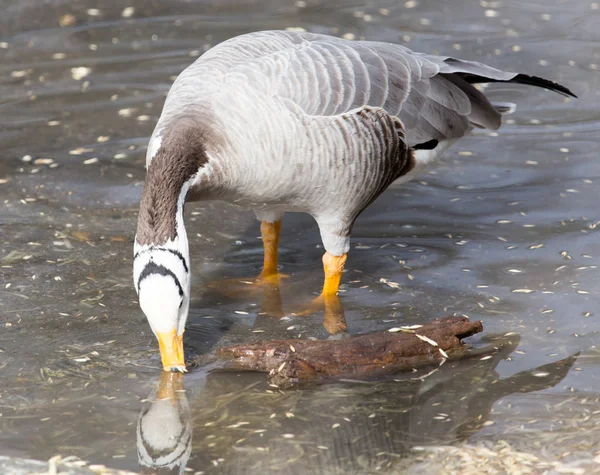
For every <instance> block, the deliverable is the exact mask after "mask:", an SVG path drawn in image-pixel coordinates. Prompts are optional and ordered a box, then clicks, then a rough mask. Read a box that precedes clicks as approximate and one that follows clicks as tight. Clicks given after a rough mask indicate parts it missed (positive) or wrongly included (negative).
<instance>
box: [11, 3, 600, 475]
mask: <svg viewBox="0 0 600 475" xmlns="http://www.w3.org/2000/svg"><path fill="white" fill-rule="evenodd" d="M126 7H131V8H132V9H125V8H126ZM599 8H600V7H598V3H590V2H588V1H577V2H575V1H558V0H553V1H537V2H533V1H528V2H519V1H516V0H514V1H512V0H511V1H508V0H504V1H501V2H484V1H482V2H480V3H478V2H474V1H458V0H446V1H441V2H440V1H429V2H426V1H410V2H406V3H403V2H396V1H393V2H392V1H374V2H369V3H368V4H365V2H357V1H354V0H353V1H344V2H342V1H337V2H336V1H330V2H321V1H311V0H308V1H306V2H295V3H294V1H291V0H290V1H281V0H279V1H275V0H272V1H267V2H243V1H239V0H228V1H225V2H223V1H219V2H217V1H212V2H211V1H207V0H202V1H196V2H187V1H167V0H157V1H153V2H142V1H139V0H132V1H131V2H129V3H127V4H122V5H121V6H119V7H118V8H116V7H114V2H108V1H95V2H91V1H72V0H70V1H66V0H52V1H49V2H44V3H43V4H42V2H35V1H31V0H29V1H15V0H9V1H8V2H5V5H4V10H3V14H2V16H1V17H0V58H1V61H0V111H1V113H0V151H1V153H2V156H1V157H2V159H1V160H0V180H1V181H0V192H1V197H2V201H3V208H2V212H1V213H0V225H1V227H0V233H1V237H2V242H3V245H2V249H1V252H0V259H1V263H0V264H1V266H2V267H0V276H1V283H2V288H1V289H0V323H1V324H2V326H3V327H4V328H3V330H2V332H1V333H0V376H1V377H2V383H1V386H0V413H1V415H0V453H1V454H3V455H12V456H19V457H26V458H37V459H47V458H49V457H51V456H52V455H55V454H61V455H71V454H72V455H76V456H78V457H81V458H84V459H86V460H89V461H92V462H94V463H103V464H106V465H107V466H111V467H114V468H126V469H130V470H138V469H140V463H139V461H138V453H137V451H138V448H139V447H161V448H162V451H163V452H162V456H164V457H166V459H162V460H161V463H166V462H167V461H168V460H170V459H168V457H173V461H174V464H175V465H176V466H177V467H180V466H181V465H184V464H185V461H186V459H187V457H188V455H189V460H187V467H188V469H189V470H192V471H193V472H204V473H248V472H250V473H252V472H256V473H259V471H260V472H262V473H270V472H271V471H274V470H284V471H286V472H288V473H310V472H321V473H342V472H344V473H370V472H373V471H380V472H387V473H396V472H399V471H402V470H405V469H407V467H408V469H410V467H411V466H412V467H413V469H414V467H415V466H416V465H411V464H413V463H416V462H413V460H414V459H413V456H414V451H412V450H411V449H412V448H413V447H414V446H416V445H444V444H461V443H469V444H492V446H493V444H497V443H499V441H506V442H508V443H509V444H511V445H512V446H513V447H516V448H517V449H518V450H520V451H523V452H527V453H531V454H533V455H535V456H536V457H539V458H540V459H544V460H549V461H564V462H567V463H571V464H574V465H573V466H575V467H577V466H578V464H579V463H583V462H581V461H586V463H588V465H586V470H587V471H586V473H592V472H595V471H598V473H600V463H594V462H593V461H592V459H593V458H594V457H595V456H596V454H597V452H598V451H600V429H599V428H598V416H597V414H596V412H597V410H598V398H599V397H600V353H599V352H598V349H597V348H596V344H597V341H599V340H600V334H599V333H598V332H599V331H600V323H599V322H598V316H597V315H598V313H599V312H600V308H599V307H598V296H599V293H600V273H599V272H598V270H597V268H596V265H597V256H598V255H600V244H599V243H598V231H597V224H598V223H599V221H600V212H599V209H598V206H597V203H598V198H599V195H598V191H597V182H598V181H599V179H600V178H599V176H598V175H599V173H600V167H599V166H598V164H597V163H596V159H597V156H596V155H597V152H596V149H597V146H598V132H597V131H598V129H599V127H600V100H599V96H598V92H597V91H598V89H599V86H600V81H599V79H598V73H597V69H598V66H597V65H598V64H600V58H599V56H600V47H599V45H600V32H599V30H598V28H597V25H598V24H599V22H600V10H599ZM61 25H62V26H61ZM285 27H304V28H306V29H307V30H309V31H315V32H323V33H331V34H338V35H343V34H353V35H355V36H356V37H357V38H358V37H363V36H364V37H365V38H368V39H376V40H385V41H394V42H399V43H405V44H408V45H409V46H410V47H412V48H414V49H416V50H423V51H428V52H434V53H440V54H448V55H456V56H460V57H463V58H466V59H474V60H482V61H486V62H488V63H489V64H491V65H493V66H496V67H500V68H504V69H507V70H518V71H521V72H526V73H529V74H533V75H539V76H543V77H546V78H548V79H551V80H554V81H557V82H560V83H562V84H565V85H566V86H568V87H569V88H571V89H572V90H573V91H574V92H575V93H577V94H578V95H579V97H580V99H579V100H565V99H564V98H562V97H561V96H559V95H555V94H552V93H550V92H547V91H544V90H538V89H532V88H527V87H525V86H516V85H494V86H493V87H492V86H490V88H489V94H490V96H491V97H492V98H493V99H494V100H502V101H513V102H516V103H518V105H519V108H518V110H517V112H516V113H515V114H514V115H512V116H509V117H508V118H507V119H508V120H506V123H505V125H504V126H503V128H502V129H501V130H499V131H498V133H497V134H490V133H488V132H478V133H475V134H474V135H472V136H470V137H467V138H465V139H463V140H461V141H459V142H458V143H457V144H456V145H455V146H454V147H453V148H451V149H450V150H449V151H448V152H447V153H446V157H445V160H444V161H443V162H442V163H440V164H439V165H438V166H436V167H435V168H433V169H431V170H430V171H429V172H427V173H425V174H423V176H422V177H421V178H420V179H419V180H417V181H415V182H412V183H409V184H407V185H403V186H401V187H392V188H391V189H390V190H388V191H387V192H386V193H385V194H384V195H383V196H382V197H380V198H379V200H378V201H377V202H376V203H375V204H374V205H372V206H371V207H370V208H369V209H368V210H367V211H366V212H365V213H364V214H363V215H362V216H361V217H360V218H359V220H358V221H357V223H356V226H355V228H354V233H353V244H352V250H351V253H350V257H349V260H348V265H347V268H348V271H347V273H346V274H345V276H344V285H343V288H342V290H343V292H342V293H341V299H342V303H343V305H344V310H345V316H346V320H347V323H348V329H349V332H350V333H353V334H356V333H361V332H365V331H372V330H385V329H387V328H389V327H391V326H395V325H398V324H405V325H409V324H415V323H419V322H422V321H423V320H430V319H432V318H434V317H438V316H442V315H445V314H448V313H451V312H459V313H465V314H467V315H469V316H470V317H471V318H472V319H481V320H483V322H484V327H485V330H484V333H483V334H482V335H481V336H478V337H474V338H472V339H471V340H470V342H471V343H472V344H473V345H474V347H475V348H482V347H486V345H492V346H494V345H496V346H498V348H499V350H498V351H497V352H495V354H494V355H493V357H492V358H490V359H484V360H480V359H479V357H477V356H476V355H475V356H474V357H472V358H470V359H468V360H465V361H462V362H453V363H451V364H450V363H448V364H446V365H444V366H442V367H441V368H439V371H437V372H436V373H435V374H432V375H431V376H429V377H427V378H422V379H413V380H410V379H409V380H407V379H406V378H403V380H402V381H401V382H396V381H393V380H391V381H382V382H377V383H373V382H371V383H367V382H343V383H339V384H330V385H325V386H321V387H316V388H307V389H304V390H298V391H284V392H282V391H276V390H274V389H273V388H269V386H268V385H267V383H266V378H265V376H264V375H261V374H244V375H239V374H236V373H222V372H209V371H208V369H210V368H206V367H199V368H197V369H196V370H195V371H193V372H192V373H190V374H189V375H187V376H186V377H185V381H184V384H185V392H179V393H177V394H179V395H180V398H179V399H177V400H176V401H174V403H175V405H173V403H168V404H166V403H165V402H164V401H158V402H157V401H155V399H154V396H153V395H152V394H153V392H154V391H155V388H156V386H157V384H158V379H159V376H160V371H159V358H158V351H157V350H158V348H157V345H156V343H155V341H154V339H153V336H152V334H151V332H150V330H149V327H148V326H147V323H146V322H145V318H144V316H143V315H142V313H141V311H140V310H139V308H138V306H137V303H136V295H135V293H134V291H133V288H132V285H131V253H132V241H133V235H134V229H135V219H136V215H137V209H136V206H137V202H138V199H139V195H140V191H141V184H142V181H143V178H144V170H143V162H144V155H145V147H146V143H147V139H148V137H149V135H150V133H151V131H152V128H153V124H154V123H155V121H156V120H157V118H158V115H159V113H160V109H161V106H162V102H163V100H164V96H165V94H166V92H167V90H168V88H169V86H170V84H171V82H172V80H173V77H174V76H175V75H177V74H178V73H179V72H180V71H181V70H182V69H183V68H184V67H185V66H187V65H188V64H189V63H190V62H191V61H192V60H193V58H194V57H196V56H197V55H199V54H200V53H201V52H203V51H204V50H206V49H208V48H209V47H210V46H212V45H214V44H216V43H218V42H220V41H222V40H224V39H226V38H228V37H231V36H233V35H235V34H239V33H243V32H247V31H252V30H258V29H272V28H285ZM40 159H51V160H40ZM187 212H188V232H189V235H190V237H191V243H192V244H191V255H192V260H193V263H194V280H193V283H192V287H193V297H194V298H193V302H192V309H191V315H190V319H189V327H188V331H187V332H186V345H187V346H188V347H189V348H190V349H193V350H194V351H195V352H196V353H198V354H200V355H203V354H206V353H208V352H209V350H210V349H211V348H213V347H214V346H215V345H223V344H226V343H231V342H244V341H248V340H249V339H250V338H253V339H258V338H271V337H281V336H286V335H287V336H288V337H297V336H298V335H302V336H303V337H309V336H313V337H318V338H323V337H325V336H326V332H325V330H324V329H323V327H322V325H321V323H322V322H321V319H322V316H321V315H315V316H312V317H304V318H285V319H282V320H280V319H274V318H269V317H264V316H262V315H258V313H260V311H261V309H262V308H264V307H265V306H266V305H268V304H269V302H268V301H267V300H270V303H271V304H273V302H272V296H265V297H264V298H263V297H262V296H261V295H256V294H250V295H245V296H237V297H235V298H234V297H233V296H227V295H225V294H222V293H218V292H215V291H210V290H207V286H206V284H207V282H208V281H211V280H214V279H222V278H231V277H242V276H244V277H247V276H251V275H256V274H257V273H258V272H259V270H260V266H261V263H262V249H261V248H262V246H261V243H260V240H259V239H257V235H258V233H259V231H258V223H256V222H255V221H254V219H253V216H252V215H251V213H248V212H244V211H240V210H238V209H235V208H231V207H228V206H226V205H222V204H219V203H205V204H197V203H195V204H192V205H191V206H189V209H188V210H187ZM281 242H282V245H281V253H280V254H281V255H280V263H281V265H282V271H283V272H285V273H287V274H291V277H290V278H289V279H287V280H286V281H285V283H284V285H283V289H282V295H281V301H282V304H283V307H284V309H289V308H293V307H294V305H300V304H302V303H303V302H305V301H306V299H307V298H308V297H309V294H311V293H316V292H318V290H319V286H320V283H321V278H322V277H321V265H320V255H321V252H322V251H321V249H320V248H319V245H320V241H319V235H318V231H317V228H316V225H315V224H314V222H313V221H312V220H311V219H310V218H308V217H306V216H302V215H288V216H286V217H285V219H284V222H283V232H282V237H281ZM382 278H383V279H386V280H387V281H388V282H392V283H398V284H399V286H400V288H399V289H398V288H394V287H393V286H390V285H388V284H386V283H385V282H382V281H381V280H380V279H382ZM290 327H294V328H293V329H291V330H290V329H289V328H290ZM257 330H258V331H259V332H257ZM261 330H262V331H264V332H262V333H260V331H261ZM253 331H254V333H252V332H253ZM507 333H509V335H508V336H502V335H505V334H507ZM178 384H179V383H178ZM180 389H181V388H180ZM138 420H139V422H138ZM138 423H139V427H140V429H139V430H138ZM244 423H247V424H244ZM170 431H176V432H174V433H175V434H180V432H181V433H183V434H188V433H191V432H193V436H191V438H189V437H187V435H186V437H182V439H181V440H182V442H181V444H182V445H181V447H179V448H177V447H175V446H172V442H173V440H176V439H177V437H179V436H177V437H175V438H173V437H174V436H173V433H171V432H170ZM186 431H188V432H186ZM171 436H173V437H171ZM140 450H142V449H140ZM190 450H191V455H190V454H188V452H187V451H190ZM142 452H143V450H142ZM173 453H174V454H175V455H173ZM140 460H141V464H142V465H144V464H145V463H146V464H147V463H148V460H147V459H144V457H140ZM451 463H452V461H450V460H449V461H448V464H451ZM419 467H420V468H419V470H422V471H421V472H418V473H427V472H428V471H431V473H435V472H434V471H433V468H429V469H428V468H423V466H422V465H419ZM425 467H427V466H425ZM415 470H417V469H415ZM415 473H417V472H415Z"/></svg>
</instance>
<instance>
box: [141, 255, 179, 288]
mask: <svg viewBox="0 0 600 475" xmlns="http://www.w3.org/2000/svg"><path fill="white" fill-rule="evenodd" d="M154 274H158V275H162V276H165V277H167V276H168V277H171V278H173V280H174V281H175V285H177V288H178V289H179V296H180V297H183V287H181V283H180V282H179V279H178V278H177V276H176V275H175V274H174V273H173V272H172V271H171V270H169V269H167V268H166V267H165V266H161V265H160V264H156V263H155V262H153V261H150V262H148V264H146V266H145V267H144V270H143V271H142V273H141V274H140V277H139V279H138V282H137V287H138V292H139V291H140V285H141V283H142V280H144V279H145V278H146V277H150V276H151V275H154Z"/></svg>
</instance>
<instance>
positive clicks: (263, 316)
mask: <svg viewBox="0 0 600 475" xmlns="http://www.w3.org/2000/svg"><path fill="white" fill-rule="evenodd" d="M298 285H300V284H298V283H296V284H288V286H287V287H288V288H289V289H290V291H291V293H296V294H298V292H294V289H295V288H296V286H298ZM211 289H212V290H216V291H217V292H219V293H220V294H223V295H226V296H228V297H230V298H241V299H244V300H247V299H248V298H250V297H255V298H257V300H259V301H260V312H259V313H258V318H257V319H256V321H255V323H254V325H255V326H260V325H262V324H264V323H267V322H266V320H269V319H271V318H281V317H284V316H286V315H293V316H296V317H298V316H304V317H307V318H309V316H310V315H313V314H318V315H321V312H322V315H323V327H325V330H326V331H327V333H329V334H330V335H337V334H340V333H344V332H346V331H347V330H348V325H347V323H346V316H345V314H344V307H343V306H342V302H341V300H340V298H339V296H338V295H324V296H320V297H319V298H318V299H317V300H316V301H315V302H316V303H313V304H310V305H305V304H304V305H301V306H300V308H294V307H293V306H291V308H286V307H285V306H284V303H283V299H282V296H281V283H280V280H279V279H274V280H269V281H256V280H255V281H248V280H244V279H227V280H222V281H218V282H214V283H212V284H211ZM307 307H308V309H307Z"/></svg>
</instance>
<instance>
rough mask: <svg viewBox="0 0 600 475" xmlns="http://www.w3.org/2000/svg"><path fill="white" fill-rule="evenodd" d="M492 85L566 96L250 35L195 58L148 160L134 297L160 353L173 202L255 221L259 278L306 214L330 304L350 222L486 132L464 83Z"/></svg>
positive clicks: (506, 77) (326, 40) (407, 53)
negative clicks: (284, 232)
mask: <svg viewBox="0 0 600 475" xmlns="http://www.w3.org/2000/svg"><path fill="white" fill-rule="evenodd" d="M498 81H502V82H508V81H512V82H519V83H524V84H529V85H535V86H540V87H544V88H547V89H550V90H554V91H556V92H559V93H561V94H564V95H573V94H572V93H571V92H570V91H569V90H568V89H566V88H564V87H563V86H560V85H558V84H556V83H553V82H550V81H548V80H544V79H541V78H535V77H531V76H526V75H523V74H517V73H510V72H503V71H500V70H497V69H494V68H491V67H489V66H486V65H484V64H480V63H475V62H469V61H461V60H458V59H454V58H449V57H443V56H433V55H427V54H421V53H415V52H413V51H411V50H409V49H408V48H406V47H404V46H400V45H396V44H390V43H380V42H370V41H347V40H344V39H340V38H335V37H331V36H326V35H318V34H312V33H300V32H290V31H266V32H257V33H250V34H246V35H242V36H238V37H235V38H232V39H230V40H228V41H225V42H223V43H221V44H220V45H218V46H216V47H214V48H212V49H211V50H209V51H208V52H206V53H205V54H204V55H202V56H201V57H200V58H199V59H198V60H197V61H196V62H194V63H193V64H192V65H191V66H189V67H188V68H187V69H186V70H184V71H183V72H182V73H181V74H180V75H179V77H178V78H177V79H176V81H175V82H174V84H173V86H172V88H171V90H170V92H169V94H168V96H167V99H166V101H165V105H164V109H163V112H162V114H161V117H160V119H159V121H158V123H157V125H156V128H155V130H154V132H153V134H152V137H151V139H150V143H149V147H148V153H147V159H146V165H147V169H148V175H147V179H146V183H145V186H144V190H143V193H142V199H141V204H140V215H139V220H138V228H137V235H136V243H135V259H134V279H135V280H134V284H135V286H136V290H137V291H138V293H139V294H140V304H141V306H142V309H143V310H144V312H145V313H146V316H147V317H148V319H149V321H150V324H151V326H152V328H153V330H154V332H155V333H156V334H157V336H158V337H159V341H161V338H162V339H164V338H167V337H164V335H163V334H164V333H165V332H169V335H171V334H172V333H173V331H174V329H175V333H176V335H177V338H179V340H180V337H181V334H182V332H183V328H184V326H185V319H186V317H187V308H188V305H189V270H190V265H189V253H188V244H187V238H186V236H185V227H184V224H183V215H182V212H183V204H184V203H185V201H192V200H200V199H211V200H212V199H219V200H224V201H228V202H231V203H235V204H238V205H241V206H244V207H247V208H250V209H253V210H254V211H255V213H256V215H257V217H258V219H259V220H261V221H262V223H263V227H261V230H262V231H263V239H264V240H265V253H266V255H265V271H267V270H268V269H269V270H270V272H276V245H277V239H278V234H279V228H278V223H279V221H280V219H281V217H282V216H283V214H284V213H285V212H286V211H301V212H306V213H309V214H311V215H312V216H313V217H314V218H315V219H316V221H317V223H318V226H319V229H320V232H321V237H322V240H323V245H324V247H325V250H326V251H327V252H326V256H325V257H324V266H325V286H324V289H323V294H327V293H331V292H333V293H334V294H335V293H336V292H337V285H338V284H339V275H338V273H339V274H341V270H342V268H343V264H344V261H345V254H346V252H347V251H348V249H349V238H350V231H351V228H352V225H353V223H354V221H355V219H356V217H357V216H358V215H359V214H360V213H361V212H362V211H363V210H364V209H365V208H366V207H367V206H368V205H369V204H370V203H371V202H372V201H373V200H375V199H376V198H377V197H378V196H379V195H380V194H381V193H382V192H383V191H384V190H385V189H386V188H387V187H388V186H389V185H390V184H391V183H393V182H394V181H396V180H400V181H407V180H409V179H411V178H412V177H414V176H416V175H417V174H418V172H419V171H420V170H422V169H423V168H424V167H425V166H426V165H427V164H429V163H430V162H432V161H433V160H435V159H436V158H437V157H439V155H440V154H441V153H442V152H443V151H444V150H445V149H446V148H447V147H448V146H450V145H451V144H452V143H453V142H454V141H456V140H457V139H459V138H460V137H462V136H464V135H465V134H467V133H468V132H469V131H470V130H471V129H473V128H475V127H480V128H487V129H497V128H498V127H499V126H500V124H501V111H502V107H498V106H494V105H493V104H491V103H490V102H489V100H488V99H487V98H486V97H485V96H484V94H483V93H481V92H480V91H479V90H477V89H476V88H475V87H474V86H473V84H474V83H479V82H498ZM268 242H274V243H275V250H274V253H275V254H274V256H273V252H272V250H268V249H267V243H268ZM267 253H268V254H269V256H267ZM265 271H263V272H265ZM332 276H333V277H332ZM328 279H329V280H328ZM331 279H333V280H331ZM336 279H337V280H336ZM328 282H329V283H328ZM145 289H147V290H145ZM161 335H163V336H161ZM171 338H172V337H171V336H169V337H168V338H167V340H169V342H168V343H164V342H162V343H161V353H162V354H163V364H164V367H165V369H181V364H182V363H178V364H171V363H170V362H169V361H165V352H167V353H169V352H170V350H168V349H164V348H163V347H165V345H166V346H170V345H171V342H170V339H171ZM173 338H174V340H173V341H174V343H173V345H175V346H178V345H179V346H181V343H180V341H179V340H178V339H177V338H176V337H173ZM163 349H164V351H163ZM180 359H181V358H180ZM176 366H177V368H176Z"/></svg>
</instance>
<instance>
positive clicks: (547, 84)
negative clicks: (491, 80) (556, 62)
mask: <svg viewBox="0 0 600 475" xmlns="http://www.w3.org/2000/svg"><path fill="white" fill-rule="evenodd" d="M508 82H516V83H519V84H527V85H529V86H537V87H543V88H544V89H548V90H550V91H554V92H558V93H559V94H562V95H563V96H570V97H575V98H577V96H576V95H575V94H574V93H573V92H572V91H571V90H570V89H568V88H566V87H565V86H563V85H562V84H558V83H556V82H553V81H549V80H548V79H544V78H540V77H537V76H529V75H527V74H517V75H516V76H515V77H514V78H512V79H511V80H510V81H508Z"/></svg>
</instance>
